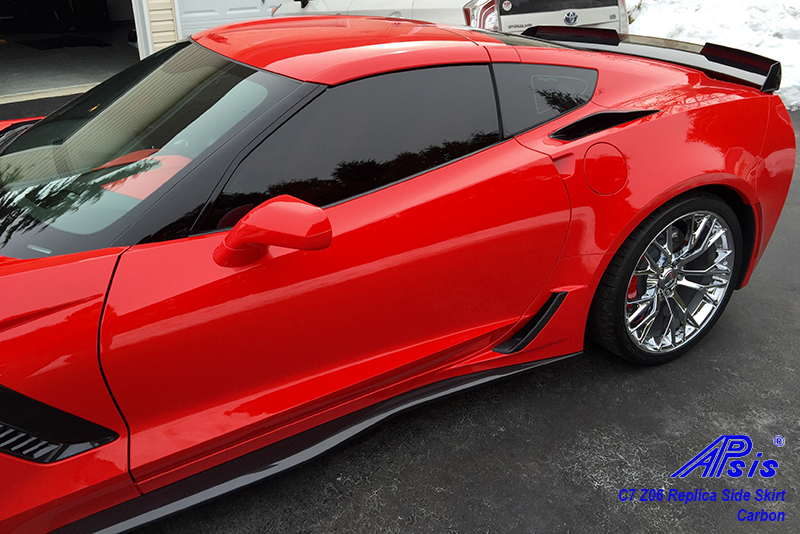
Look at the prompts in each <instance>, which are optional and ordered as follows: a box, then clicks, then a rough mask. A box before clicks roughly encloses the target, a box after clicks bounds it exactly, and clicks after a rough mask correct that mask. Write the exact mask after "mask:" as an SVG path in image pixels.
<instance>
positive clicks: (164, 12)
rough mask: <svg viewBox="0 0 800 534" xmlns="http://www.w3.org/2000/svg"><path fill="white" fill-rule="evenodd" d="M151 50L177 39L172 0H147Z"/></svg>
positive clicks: (160, 47)
mask: <svg viewBox="0 0 800 534" xmlns="http://www.w3.org/2000/svg"><path fill="white" fill-rule="evenodd" d="M147 13H148V19H149V21H150V34H151V35H152V43H153V52H158V51H159V50H161V49H162V48H166V47H168V46H169V45H171V44H172V43H174V42H175V41H177V40H178V27H177V25H176V23H175V6H174V4H173V0H147Z"/></svg>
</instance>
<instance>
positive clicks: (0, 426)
mask: <svg viewBox="0 0 800 534" xmlns="http://www.w3.org/2000/svg"><path fill="white" fill-rule="evenodd" d="M118 437H119V435H118V434H117V433H116V432H114V431H113V430H110V429H108V428H105V427H103V426H100V425H97V424H95V423H92V422H91V421H87V420H86V419H82V418H80V417H77V416H75V415H72V414H70V413H67V412H65V411H62V410H59V409H58V408H54V407H53V406H50V405H48V404H45V403H43V402H39V401H37V400H35V399H32V398H30V397H26V396H25V395H22V394H21V393H17V392H16V391H12V390H10V389H8V388H5V387H3V386H0V453H3V454H9V455H11V456H16V457H17V458H23V459H25V460H30V461H32V462H38V463H42V464H49V463H52V462H57V461H58V460H63V459H65V458H69V457H70V456H75V455H76V454H80V453H82V452H84V451H88V450H90V449H94V448H96V447H100V446H101V445H105V444H106V443H111V442H112V441H114V440H116V439H117V438H118Z"/></svg>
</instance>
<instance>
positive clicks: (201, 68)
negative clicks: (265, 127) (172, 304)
mask: <svg viewBox="0 0 800 534" xmlns="http://www.w3.org/2000/svg"><path fill="white" fill-rule="evenodd" d="M297 85H298V82H296V81H294V80H290V79H288V78H284V77H281V76H277V75H274V74H271V73H267V72H263V71H257V70H255V69H253V68H250V67H247V66H244V65H240V64H237V63H234V62H232V61H229V60H228V59H226V58H224V57H222V56H220V55H218V54H216V53H214V52H211V51H209V50H207V49H205V48H203V47H201V46H199V45H196V44H193V43H188V42H184V43H179V44H177V45H175V46H173V47H171V48H169V49H166V50H164V51H161V52H159V53H157V54H154V55H153V56H150V57H149V58H147V59H146V60H144V61H142V62H140V63H139V64H137V65H135V66H134V67H132V68H130V69H128V70H126V71H124V72H122V73H120V74H118V75H117V76H115V77H114V78H112V79H110V80H109V81H107V82H105V83H103V84H102V85H100V86H98V87H97V88H95V89H94V90H92V91H90V92H89V93H86V94H85V95H83V96H82V97H80V98H78V99H77V100H75V101H73V102H72V103H70V104H69V105H67V106H66V107H64V108H62V109H60V110H59V111H56V112H55V113H53V114H52V115H50V116H49V117H47V118H45V119H43V120H42V121H40V122H38V123H37V124H35V125H33V126H32V127H30V128H28V129H26V130H25V129H20V130H21V131H22V133H21V134H19V135H18V136H17V137H16V138H15V139H13V140H12V141H11V142H6V143H3V145H4V147H3V148H0V255H2V256H13V257H18V258H29V257H41V256H47V255H55V254H65V253H70V252H77V251H82V250H90V249H93V248H102V247H105V246H108V245H109V244H110V243H111V242H112V241H113V240H114V238H115V237H116V236H118V235H119V234H120V233H121V231H122V230H124V229H125V227H127V225H129V224H130V223H131V221H133V220H135V218H136V217H138V216H139V215H140V214H141V213H142V212H143V210H144V209H145V208H146V207H149V205H151V204H152V203H153V202H154V201H155V199H156V198H158V197H159V196H160V195H161V194H162V193H163V191H165V190H166V188H168V187H170V186H171V184H170V181H171V180H172V181H173V183H174V180H173V179H174V178H175V177H176V176H178V177H181V176H182V174H181V171H183V170H184V169H188V168H189V167H190V166H191V165H190V164H191V162H192V161H193V160H195V159H198V158H199V157H200V156H201V155H203V154H205V153H207V152H209V151H210V150H212V149H214V148H215V145H216V144H217V141H219V140H220V139H221V138H222V137H224V136H226V134H228V133H229V132H231V133H233V132H235V131H238V130H239V129H241V127H243V126H244V124H246V123H248V122H250V121H252V120H253V119H254V118H255V117H256V116H257V113H258V112H263V111H264V110H265V109H266V108H267V107H269V106H271V105H272V104H274V103H275V102H277V101H278V100H280V99H281V98H283V97H284V96H286V95H287V94H288V93H289V92H290V91H291V90H292V89H294V88H295V87H296V86H297Z"/></svg>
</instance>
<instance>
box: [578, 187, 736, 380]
mask: <svg viewBox="0 0 800 534" xmlns="http://www.w3.org/2000/svg"><path fill="white" fill-rule="evenodd" d="M668 235H669V236H671V239H670V240H669V241H668V240H667V236H668ZM743 250H744V247H743V244H742V231H741V227H740V225H739V220H738V218H737V217H736V214H735V213H734V212H733V210H732V209H731V208H730V206H728V205H727V204H726V203H725V202H723V201H722V200H721V199H720V198H718V197H716V196H713V195H710V194H706V193H696V194H691V195H686V196H682V197H678V198H676V199H673V200H671V201H670V202H668V203H666V204H664V205H663V206H661V207H660V208H659V209H657V210H656V211H655V212H654V213H653V214H651V215H650V216H649V217H648V218H647V219H645V220H644V221H643V222H642V223H641V224H640V225H639V226H638V227H637V228H636V230H634V231H633V233H632V234H631V235H630V236H629V237H628V239H627V240H625V242H624V243H623V244H622V246H621V247H620V249H619V250H618V251H617V253H616V255H615V256H614V258H613V259H612V260H611V263H610V264H609V266H608V268H607V269H606V272H605V273H604V274H603V278H602V279H601V281H600V284H599V285H598V288H597V291H596V293H595V296H594V300H593V301H592V307H591V309H590V312H589V323H588V325H587V334H588V335H589V337H590V338H591V339H593V340H594V341H595V342H597V343H599V344H600V345H602V346H603V347H605V348H606V349H608V350H610V351H611V352H613V353H614V354H617V355H618V356H621V357H622V358H625V359H626V360H629V361H631V362H634V363H638V364H641V365H656V364H660V363H665V362H668V361H671V360H674V359H675V358H677V357H679V356H681V355H682V354H684V353H685V352H687V351H688V350H690V349H691V348H692V347H694V346H695V345H696V344H697V343H699V342H700V340H701V339H702V338H703V337H704V336H705V335H706V334H707V333H708V331H709V330H711V328H712V327H713V326H714V323H716V322H717V320H718V319H719V317H720V315H722V312H723V310H724V309H725V306H727V304H728V301H729V300H730V298H731V295H732V294H733V291H734V286H735V284H736V281H737V280H738V274H739V269H740V268H741V264H742V251H743Z"/></svg>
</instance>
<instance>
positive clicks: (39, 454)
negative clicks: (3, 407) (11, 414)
mask: <svg viewBox="0 0 800 534" xmlns="http://www.w3.org/2000/svg"><path fill="white" fill-rule="evenodd" d="M62 447H63V445H59V444H58V443H50V442H49V441H45V440H43V439H39V438H36V437H34V436H31V435H30V434H27V433H25V432H23V431H22V430H17V429H16V428H14V427H11V426H7V425H3V424H0V451H2V452H4V453H6V454H10V455H12V456H17V457H19V458H25V459H26V460H33V461H34V462H40V463H48V462H49V461H53V460H51V458H53V457H57V456H60V455H59V454H58V452H59V449H60V448H62Z"/></svg>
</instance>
